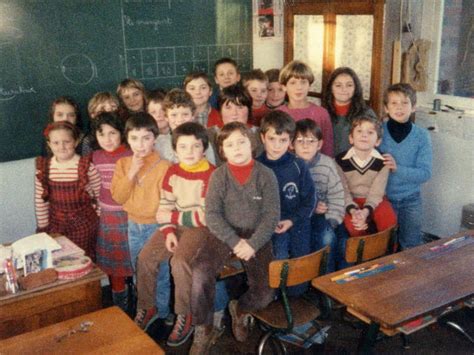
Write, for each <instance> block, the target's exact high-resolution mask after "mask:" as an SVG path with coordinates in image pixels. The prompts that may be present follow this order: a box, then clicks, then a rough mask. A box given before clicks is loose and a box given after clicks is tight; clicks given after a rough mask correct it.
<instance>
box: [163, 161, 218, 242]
mask: <svg viewBox="0 0 474 355" xmlns="http://www.w3.org/2000/svg"><path fill="white" fill-rule="evenodd" d="M214 169H215V168H214V166H212V165H210V164H209V163H208V162H207V160H205V159H203V160H201V162H199V163H198V164H197V165H196V166H193V167H188V166H186V165H183V164H174V165H173V166H171V167H170V168H169V169H168V171H167V172H166V175H165V178H164V180H163V187H162V188H161V199H160V206H159V207H158V211H165V212H171V223H166V224H163V225H162V226H161V227H160V230H161V231H162V232H163V233H164V234H165V236H167V235H168V234H169V233H174V232H175V230H176V226H177V225H180V226H186V227H201V226H205V225H206V221H205V216H204V211H205V198H206V193H207V188H208V184H209V179H210V177H211V174H212V172H213V171H214Z"/></svg>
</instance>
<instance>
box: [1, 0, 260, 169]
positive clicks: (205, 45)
mask: <svg viewBox="0 0 474 355" xmlns="http://www.w3.org/2000/svg"><path fill="white" fill-rule="evenodd" d="M251 10H252V2H251V0H6V1H5V0H0V137H1V138H0V139H1V143H0V162H4V161H10V160H18V159H23V158H29V157H33V156H36V155H39V154H40V152H41V147H42V144H43V137H42V135H41V132H42V129H43V128H44V126H45V124H46V122H47V119H48V118H47V113H48V109H49V105H50V103H51V102H52V101H53V100H54V99H55V98H56V97H58V96H61V95H68V96H71V97H73V98H74V99H75V100H76V101H77V102H78V103H79V104H80V107H81V113H82V119H83V121H84V122H83V127H82V128H83V129H87V111H86V107H87V102H88V100H89V99H90V97H92V95H93V94H94V93H96V92H98V91H112V92H115V90H116V87H117V84H118V83H119V82H120V81H121V80H123V79H124V78H127V77H133V78H136V79H139V80H142V81H143V83H144V84H145V86H146V87H147V88H149V89H154V88H158V87H161V88H165V89H169V88H171V87H178V86H181V83H182V81H183V78H184V76H185V74H187V73H188V72H190V71H193V70H202V71H206V72H208V73H209V74H211V77H212V70H213V63H214V62H215V60H216V59H219V58H221V57H223V56H229V57H232V58H234V59H235V60H237V62H238V63H239V65H240V66H241V70H242V71H244V72H245V71H247V70H249V69H250V68H251V65H252V13H251Z"/></svg>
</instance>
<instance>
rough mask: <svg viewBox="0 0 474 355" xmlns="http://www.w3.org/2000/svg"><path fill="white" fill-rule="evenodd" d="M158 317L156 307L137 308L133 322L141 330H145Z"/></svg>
mask: <svg viewBox="0 0 474 355" xmlns="http://www.w3.org/2000/svg"><path fill="white" fill-rule="evenodd" d="M157 319H158V313H157V312H156V308H155V307H152V308H148V309H144V308H141V309H139V310H137V315H136V316H135V319H134V322H135V323H136V324H137V325H138V326H139V327H140V328H142V329H143V330H147V329H148V327H149V326H150V325H151V324H152V323H153V322H154V321H155V320H157Z"/></svg>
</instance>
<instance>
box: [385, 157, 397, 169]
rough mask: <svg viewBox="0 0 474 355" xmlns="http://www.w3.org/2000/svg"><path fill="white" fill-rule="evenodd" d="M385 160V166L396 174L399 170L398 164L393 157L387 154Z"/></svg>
mask: <svg viewBox="0 0 474 355" xmlns="http://www.w3.org/2000/svg"><path fill="white" fill-rule="evenodd" d="M383 158H384V160H383V164H384V165H385V166H386V167H388V168H389V169H390V170H391V171H392V172H395V171H396V170H397V162H396V161H395V159H394V158H393V157H392V155H391V154H388V153H387V154H384V155H383Z"/></svg>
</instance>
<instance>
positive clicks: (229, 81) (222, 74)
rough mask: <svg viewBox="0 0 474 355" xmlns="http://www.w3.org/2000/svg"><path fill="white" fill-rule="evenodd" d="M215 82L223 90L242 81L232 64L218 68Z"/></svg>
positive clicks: (220, 65)
mask: <svg viewBox="0 0 474 355" xmlns="http://www.w3.org/2000/svg"><path fill="white" fill-rule="evenodd" d="M214 80H215V81H216V83H217V85H219V87H220V88H221V89H224V88H226V87H228V86H231V85H234V84H236V83H237V82H238V81H239V80H240V74H239V73H238V72H237V68H236V67H234V66H233V65H232V64H230V63H222V64H219V65H218V66H217V68H216V76H215V77H214Z"/></svg>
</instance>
